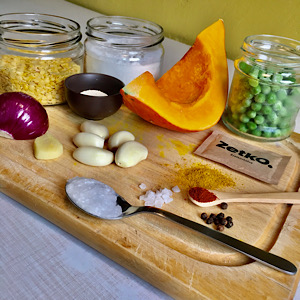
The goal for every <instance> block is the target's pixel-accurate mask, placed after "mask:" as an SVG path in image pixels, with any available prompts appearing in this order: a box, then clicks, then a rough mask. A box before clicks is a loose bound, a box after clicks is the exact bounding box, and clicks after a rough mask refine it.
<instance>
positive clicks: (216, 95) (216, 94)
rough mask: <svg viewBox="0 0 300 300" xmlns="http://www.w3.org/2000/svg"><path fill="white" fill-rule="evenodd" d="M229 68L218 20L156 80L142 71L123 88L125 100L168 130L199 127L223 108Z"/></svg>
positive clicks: (212, 120)
mask: <svg viewBox="0 0 300 300" xmlns="http://www.w3.org/2000/svg"><path fill="white" fill-rule="evenodd" d="M227 89H228V68H227V58H226V51H225V29H224V24H223V21H222V20H219V21H217V22H215V23H214V24H212V25H211V26H209V27H207V28H206V29H205V30H203V31H202V32H201V33H200V34H199V35H198V36H197V38H196V41H195V43H194V44H193V45H192V47H191V48H190V49H189V51H188V52H187V53H186V54H185V55H184V57H183V58H182V59H181V60H180V61H178V62H177V63H176V64H175V65H174V66H173V67H172V68H171V69H170V70H169V71H168V72H166V73H165V74H164V75H163V76H162V77H161V78H160V79H159V80H158V81H157V82H155V80H154V78H153V76H152V74H151V73H149V72H145V73H143V74H142V75H140V76H139V77H137V78H135V79H134V80H133V81H131V82H130V83H129V84H127V85H126V86H125V87H124V88H123V89H122V90H121V94H122V96H123V101H124V104H125V105H126V106H127V107H128V108H129V109H130V110H131V111H133V112H134V113H136V114H138V115H139V116H140V117H141V118H143V119H144V120H146V121H149V122H151V123H153V124H155V125H158V126H161V127H165V128H168V129H171V130H176V131H182V132H188V131H200V130H204V129H207V128H210V127H212V126H213V125H215V124H216V123H217V122H218V121H219V120H220V118H221V116H222V113H223V111H224V109H225V104H226V99H227Z"/></svg>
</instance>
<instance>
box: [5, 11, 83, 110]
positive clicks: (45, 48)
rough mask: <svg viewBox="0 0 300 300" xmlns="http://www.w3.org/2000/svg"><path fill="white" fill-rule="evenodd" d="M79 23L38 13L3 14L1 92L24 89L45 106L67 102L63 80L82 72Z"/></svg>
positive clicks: (81, 46) (22, 90) (24, 91)
mask: <svg viewBox="0 0 300 300" xmlns="http://www.w3.org/2000/svg"><path fill="white" fill-rule="evenodd" d="M81 37H82V35H81V32H80V26H79V24H78V23H77V22H74V21H72V20H69V19H66V18H62V17H57V16H52V15H45V14H36V13H11V14H3V15H0V93H4V92H23V93H26V94H28V95H30V96H32V97H34V98H35V99H36V100H38V101H39V102H40V103H41V104H43V105H53V104H60V103H64V102H65V97H64V87H63V84H64V80H65V78H67V77H69V76H70V75H73V74H75V73H80V72H82V68H83V53H84V50H83V45H82V44H81V43H80V40H81Z"/></svg>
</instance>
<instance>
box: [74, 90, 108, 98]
mask: <svg viewBox="0 0 300 300" xmlns="http://www.w3.org/2000/svg"><path fill="white" fill-rule="evenodd" d="M80 94H82V95H87V96H98V97H99V96H107V94H105V93H103V92H101V91H99V90H85V91H82V92H80Z"/></svg>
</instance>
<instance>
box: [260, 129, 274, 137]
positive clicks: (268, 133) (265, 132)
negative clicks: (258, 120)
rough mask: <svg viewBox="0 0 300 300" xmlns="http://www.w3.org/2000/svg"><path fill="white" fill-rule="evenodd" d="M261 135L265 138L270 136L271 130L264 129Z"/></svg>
mask: <svg viewBox="0 0 300 300" xmlns="http://www.w3.org/2000/svg"><path fill="white" fill-rule="evenodd" d="M262 136H263V137H266V138H270V137H271V136H272V132H271V131H269V130H268V131H264V132H263V133H262Z"/></svg>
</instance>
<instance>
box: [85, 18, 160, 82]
mask: <svg viewBox="0 0 300 300" xmlns="http://www.w3.org/2000/svg"><path fill="white" fill-rule="evenodd" d="M86 34H87V39H86V40H85V67H84V70H85V72H91V73H103V74H107V75H110V76H113V77H116V78H118V79H119V80H121V81H123V82H124V83H125V84H127V83H129V82H130V81H132V80H133V79H134V78H136V77H138V76H139V75H141V74H142V73H144V72H145V71H149V72H150V73H152V75H153V76H154V78H155V79H158V78H159V77H160V75H161V74H160V73H161V68H162V60H163V55H164V49H163V46H162V44H161V43H162V41H163V39H164V36H163V29H162V27H161V26H159V25H157V24H155V23H152V22H148V21H145V20H140V19H135V18H129V17H120V16H110V17H106V16H103V17H102V16H101V17H96V18H93V19H90V20H89V21H88V22H87V32H86Z"/></svg>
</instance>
